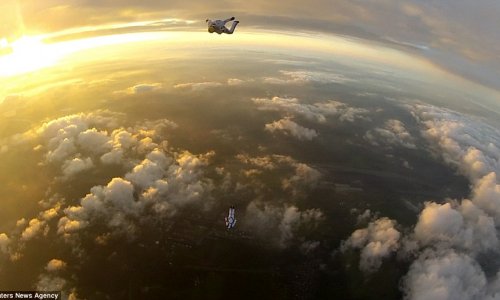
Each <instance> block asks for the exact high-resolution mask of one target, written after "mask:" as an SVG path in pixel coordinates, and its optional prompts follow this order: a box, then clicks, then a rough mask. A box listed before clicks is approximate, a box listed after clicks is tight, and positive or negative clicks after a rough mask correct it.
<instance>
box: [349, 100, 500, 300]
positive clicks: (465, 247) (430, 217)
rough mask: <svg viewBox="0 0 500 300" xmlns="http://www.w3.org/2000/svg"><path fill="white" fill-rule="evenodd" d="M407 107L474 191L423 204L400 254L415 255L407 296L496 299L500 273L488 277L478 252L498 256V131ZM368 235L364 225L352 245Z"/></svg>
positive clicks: (471, 120) (433, 146)
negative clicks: (460, 198) (454, 198)
mask: <svg viewBox="0 0 500 300" xmlns="http://www.w3.org/2000/svg"><path fill="white" fill-rule="evenodd" d="M408 108H409V109H410V111H411V112H412V114H413V115H414V117H415V119H416V120H417V122H418V123H419V124H420V126H421V127H422V134H423V136H424V137H425V138H426V139H427V141H428V142H429V143H430V145H431V149H432V151H433V152H434V154H435V155H436V157H441V158H442V159H443V160H444V162H445V163H447V164H449V165H450V166H451V167H453V168H455V169H457V170H458V171H459V172H460V173H461V174H462V175H464V176H466V177H467V178H468V179H469V180H470V183H471V194H470V195H469V199H462V200H451V199H448V200H447V201H446V202H445V203H434V202H427V203H426V204H425V207H424V209H423V210H422V212H421V213H420V215H419V217H418V221H417V223H416V225H415V227H414V228H413V231H412V232H410V233H409V234H408V235H406V236H405V237H404V238H403V239H402V240H403V242H402V244H403V245H402V247H401V254H402V256H406V257H407V258H410V259H411V258H412V257H414V256H413V255H416V256H417V259H416V260H414V261H413V263H412V264H411V267H410V270H409V272H408V274H407V275H406V276H405V278H404V280H403V287H404V292H405V293H406V296H407V298H408V299H495V297H498V296H499V295H500V293H499V292H500V289H499V288H500V285H499V284H498V283H500V281H499V280H498V279H499V278H498V276H497V277H495V278H491V277H487V276H486V275H485V272H484V271H483V268H482V266H481V264H479V263H478V257H481V255H488V256H489V257H491V259H498V257H500V251H499V240H498V237H499V236H500V232H499V231H498V228H499V226H500V184H499V183H498V174H500V168H499V166H500V150H499V149H500V131H499V130H498V129H497V128H493V127H491V126H490V125H488V124H486V123H484V122H482V121H481V120H479V119H477V118H474V117H471V116H467V115H464V114H459V113H457V112H453V111H451V110H448V109H443V108H438V107H434V106H429V105H413V106H408ZM379 220H380V219H379ZM367 235H368V233H367V231H366V229H365V231H361V232H354V233H353V235H352V236H351V238H350V239H349V240H348V241H349V244H350V245H351V246H352V247H358V248H360V247H361V246H363V245H364V244H365V243H366V241H367V240H368V238H367ZM408 254H410V256H408ZM362 255H363V253H362ZM489 268H495V266H489ZM490 271H496V272H498V271H500V270H498V269H496V270H495V269H493V270H490Z"/></svg>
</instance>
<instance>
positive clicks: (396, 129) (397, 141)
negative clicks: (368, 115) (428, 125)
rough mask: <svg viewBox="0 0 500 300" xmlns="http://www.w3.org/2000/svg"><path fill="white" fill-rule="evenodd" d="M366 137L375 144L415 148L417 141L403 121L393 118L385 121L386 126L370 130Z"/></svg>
mask: <svg viewBox="0 0 500 300" xmlns="http://www.w3.org/2000/svg"><path fill="white" fill-rule="evenodd" d="M365 139H366V140H367V141H368V142H369V143H371V144H372V145H375V146H381V145H388V146H400V147H405V148H409V149H415V148H416V145H415V141H414V138H413V137H412V136H411V134H410V133H409V132H408V130H407V129H406V127H405V125H404V124H403V122H401V121H399V120H395V119H391V120H388V121H386V122H385V124H384V127H382V128H375V129H373V130H369V131H368V132H367V133H366V134H365Z"/></svg>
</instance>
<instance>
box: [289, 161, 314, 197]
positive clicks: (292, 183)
mask: <svg viewBox="0 0 500 300" xmlns="http://www.w3.org/2000/svg"><path fill="white" fill-rule="evenodd" d="M292 164H293V166H294V168H295V174H294V175H292V176H291V177H290V178H285V179H283V180H282V181H281V185H282V187H283V189H284V190H288V191H291V192H292V194H293V195H297V194H299V193H301V191H302V189H303V188H304V187H306V188H313V187H315V186H316V184H317V183H318V181H319V180H320V178H321V173H320V172H319V171H318V170H316V169H314V168H312V167H310V166H308V165H307V164H304V163H298V162H295V161H294V162H293V163H292Z"/></svg>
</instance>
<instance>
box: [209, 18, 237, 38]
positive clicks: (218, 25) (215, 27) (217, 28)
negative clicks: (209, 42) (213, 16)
mask: <svg viewBox="0 0 500 300" xmlns="http://www.w3.org/2000/svg"><path fill="white" fill-rule="evenodd" d="M229 21H233V25H231V28H230V29H227V27H226V23H227V22H229ZM206 22H207V25H208V32H210V33H214V32H217V33H218V34H221V33H227V34H233V32H234V30H235V29H236V25H238V23H239V22H240V21H234V17H231V18H229V19H226V20H224V21H223V20H215V21H212V20H210V19H206Z"/></svg>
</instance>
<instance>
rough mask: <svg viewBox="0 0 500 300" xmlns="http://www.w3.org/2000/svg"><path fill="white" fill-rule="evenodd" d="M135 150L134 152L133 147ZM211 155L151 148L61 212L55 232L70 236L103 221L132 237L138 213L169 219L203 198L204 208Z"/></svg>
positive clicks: (208, 185) (208, 191) (207, 192)
mask: <svg viewBox="0 0 500 300" xmlns="http://www.w3.org/2000/svg"><path fill="white" fill-rule="evenodd" d="M138 149H140V148H138ZM213 155H214V153H211V152H209V153H207V154H204V155H193V154H191V153H189V152H183V153H180V154H176V155H174V154H173V153H170V154H168V153H166V152H165V151H164V150H161V149H159V148H154V149H152V150H151V151H150V152H148V153H147V154H145V158H144V159H143V160H142V161H140V162H139V163H137V164H136V165H135V166H133V167H132V170H131V171H129V172H128V173H127V174H125V176H124V177H123V178H121V177H116V178H113V179H112V180H111V181H110V182H109V183H108V184H107V185H106V186H95V187H93V188H91V190H90V193H89V194H87V195H86V196H85V197H83V198H82V199H81V200H80V205H77V206H70V207H68V208H66V209H64V216H63V217H62V218H61V219H60V220H59V225H58V232H59V233H60V234H64V235H66V234H72V233H75V232H78V231H80V230H82V229H84V228H86V227H88V226H89V225H92V224H93V223H94V222H96V221H98V220H102V219H106V220H108V222H107V224H106V226H107V227H108V228H110V229H111V230H114V229H116V230H118V232H121V231H123V232H125V233H126V234H127V235H129V236H131V237H133V236H134V227H135V223H136V222H137V218H138V217H139V216H140V215H143V214H146V215H147V214H148V212H149V213H150V214H151V216H155V214H157V215H158V216H163V215H173V214H175V213H176V211H177V210H178V209H179V208H182V207H184V206H186V205H192V204H196V203H198V202H200V201H202V200H205V202H204V203H202V205H208V200H209V193H210V192H211V190H212V189H213V186H212V182H211V181H210V180H209V179H207V178H204V176H203V169H204V168H205V167H206V166H207V164H208V160H209V159H210V157H211V156H213Z"/></svg>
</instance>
